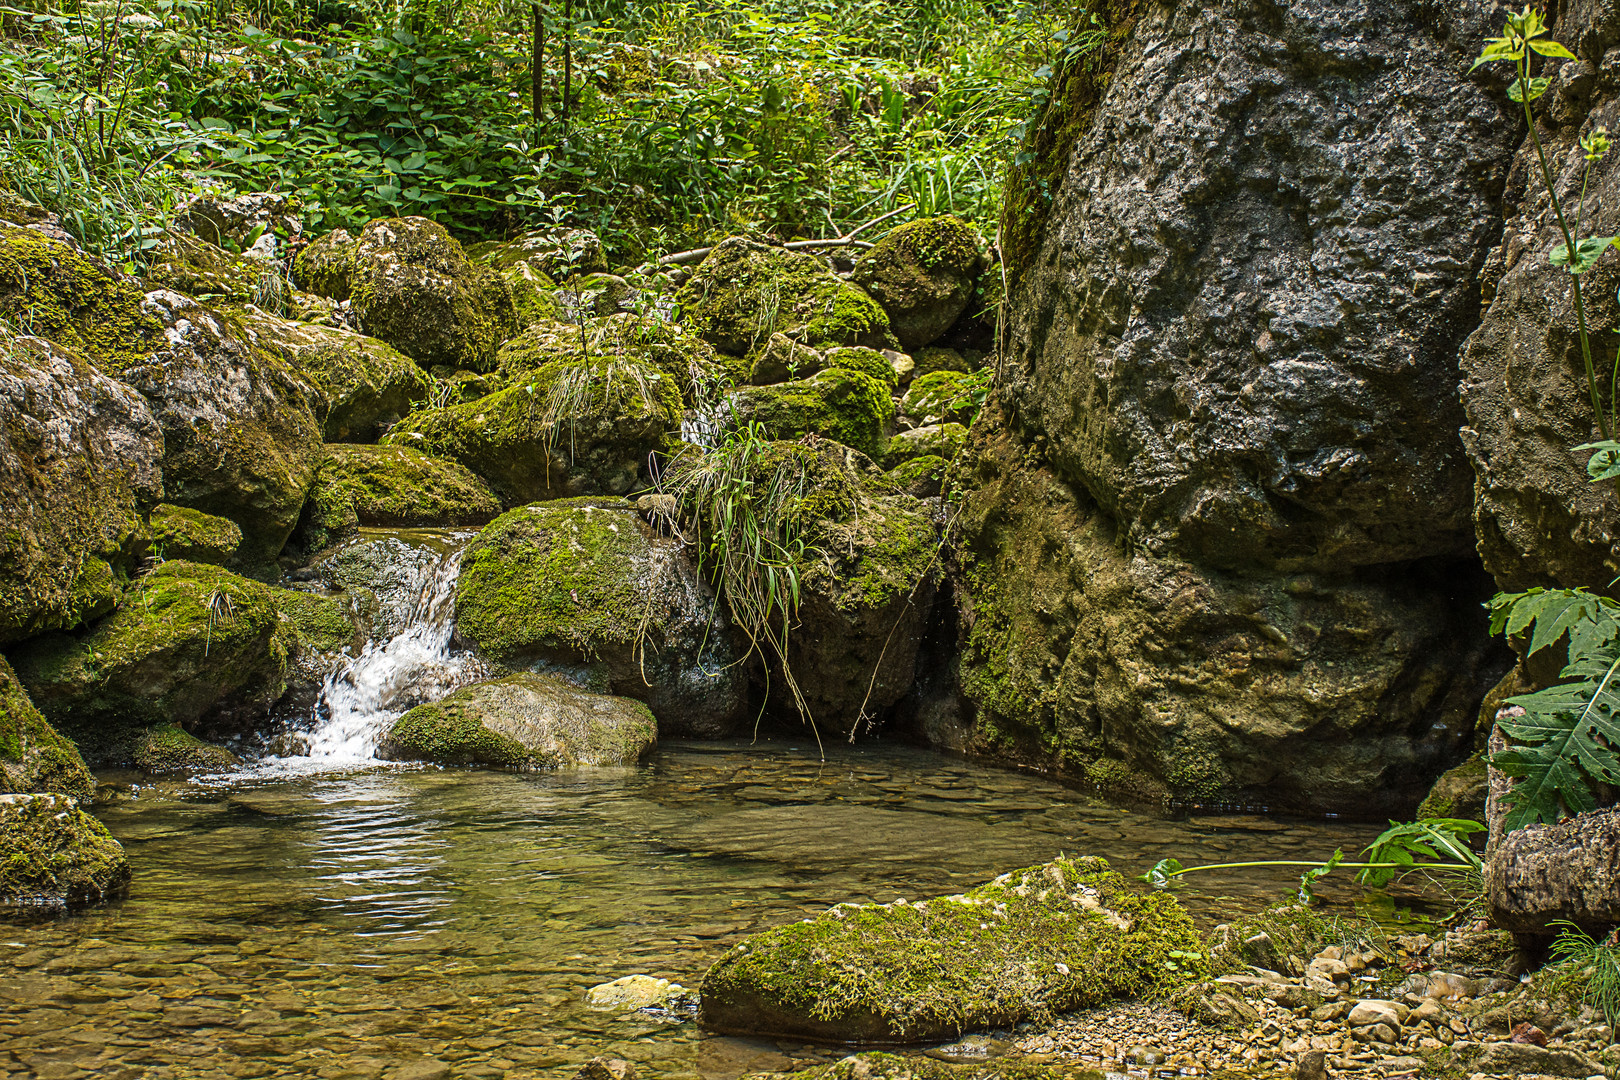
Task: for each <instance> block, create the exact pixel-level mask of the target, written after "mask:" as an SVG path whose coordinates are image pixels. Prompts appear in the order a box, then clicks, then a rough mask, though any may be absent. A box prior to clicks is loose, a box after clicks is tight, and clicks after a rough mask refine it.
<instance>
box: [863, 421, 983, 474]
mask: <svg viewBox="0 0 1620 1080" xmlns="http://www.w3.org/2000/svg"><path fill="white" fill-rule="evenodd" d="M967 434H968V432H967V428H965V427H963V426H962V425H961V424H929V425H927V426H925V427H917V428H911V429H910V430H909V431H902V432H900V433H898V434H897V435H895V436H894V437H893V438H892V439H890V440H889V448H888V450H887V451H885V452H884V454H883V457H882V459H881V461H880V463H881V464H882V466H883V467H884V468H885V469H892V468H894V467H895V466H896V465H900V464H903V463H905V462H907V461H910V460H912V459H913V458H920V457H940V458H944V459H945V460H946V461H949V460H950V459H951V458H953V457H955V456H956V453H957V451H959V450H961V449H962V444H963V443H965V442H967Z"/></svg>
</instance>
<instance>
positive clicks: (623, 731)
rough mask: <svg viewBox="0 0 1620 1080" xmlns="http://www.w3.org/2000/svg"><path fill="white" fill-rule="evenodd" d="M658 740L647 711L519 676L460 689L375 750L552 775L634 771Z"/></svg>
mask: <svg viewBox="0 0 1620 1080" xmlns="http://www.w3.org/2000/svg"><path fill="white" fill-rule="evenodd" d="M657 741H658V730H657V725H656V724H655V723H654V721H653V718H652V714H651V713H650V712H648V711H647V707H646V706H645V705H643V704H641V703H640V702H639V701H631V700H629V699H628V698H617V697H609V696H608V695H606V694H592V693H588V692H587V691H584V690H581V689H579V688H578V687H576V686H574V685H573V684H572V683H569V682H567V681H566V680H564V679H560V678H558V677H557V676H555V675H540V674H536V673H533V672H525V673H523V674H520V675H510V676H508V677H506V678H504V679H497V680H495V681H494V682H485V683H476V684H474V685H472V686H466V687H463V688H462V689H460V690H457V691H456V692H455V693H453V694H451V695H450V696H449V697H447V698H445V699H444V700H442V701H437V702H434V703H433V704H431V705H418V706H417V707H416V708H414V709H412V710H411V711H410V712H408V713H406V714H405V715H404V716H402V717H400V718H399V720H397V721H396V722H395V723H394V726H393V727H392V728H391V729H390V730H389V732H388V734H387V736H386V737H385V738H384V739H383V742H382V744H381V745H380V746H379V747H378V749H377V752H378V754H379V756H381V757H384V758H388V759H392V760H395V761H410V760H420V761H434V762H438V763H440V764H444V765H498V766H503V767H506V768H513V769H556V768H567V767H574V766H580V765H633V764H635V763H636V762H637V761H640V760H641V758H643V757H644V756H646V754H648V753H649V752H650V751H651V750H652V748H653V746H654V745H655V744H656V743H657Z"/></svg>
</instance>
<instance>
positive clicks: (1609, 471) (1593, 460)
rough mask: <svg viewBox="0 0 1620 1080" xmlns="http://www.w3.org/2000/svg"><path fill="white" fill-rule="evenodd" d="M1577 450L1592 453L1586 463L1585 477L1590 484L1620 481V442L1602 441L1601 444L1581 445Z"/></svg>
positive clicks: (1612, 440)
mask: <svg viewBox="0 0 1620 1080" xmlns="http://www.w3.org/2000/svg"><path fill="white" fill-rule="evenodd" d="M1575 449H1577V450H1591V451H1594V453H1593V454H1592V456H1591V457H1590V458H1588V459H1587V461H1586V475H1588V476H1590V477H1591V478H1592V482H1593V483H1594V484H1595V483H1598V482H1599V481H1602V480H1617V479H1620V442H1616V441H1615V440H1614V439H1604V440H1603V441H1601V442H1593V443H1582V444H1581V445H1580V446H1577V447H1576V448H1575Z"/></svg>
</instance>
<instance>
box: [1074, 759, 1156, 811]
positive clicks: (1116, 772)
mask: <svg viewBox="0 0 1620 1080" xmlns="http://www.w3.org/2000/svg"><path fill="white" fill-rule="evenodd" d="M1084 768H1085V775H1086V780H1087V782H1088V783H1090V785H1091V786H1092V789H1093V790H1094V791H1096V793H1097V794H1098V795H1100V796H1102V797H1103V798H1105V799H1109V800H1112V801H1114V802H1123V803H1134V804H1138V805H1144V806H1162V805H1163V803H1164V800H1165V799H1166V797H1167V796H1168V792H1166V791H1165V788H1164V785H1163V784H1162V783H1160V782H1159V781H1158V780H1155V779H1154V778H1153V777H1151V776H1149V775H1148V774H1147V773H1145V772H1143V771H1142V770H1141V769H1138V768H1135V767H1134V766H1131V765H1127V764H1126V763H1125V762H1123V761H1119V760H1117V759H1115V758H1108V757H1099V758H1095V759H1092V760H1090V761H1088V762H1086V764H1085V766H1084Z"/></svg>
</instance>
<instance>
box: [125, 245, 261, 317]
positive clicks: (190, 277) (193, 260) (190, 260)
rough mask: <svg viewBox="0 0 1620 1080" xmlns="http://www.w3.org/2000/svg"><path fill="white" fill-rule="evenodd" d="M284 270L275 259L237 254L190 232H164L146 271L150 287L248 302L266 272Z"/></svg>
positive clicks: (195, 297) (207, 299)
mask: <svg viewBox="0 0 1620 1080" xmlns="http://www.w3.org/2000/svg"><path fill="white" fill-rule="evenodd" d="M267 273H268V274H278V275H279V274H280V273H281V271H280V269H279V267H278V266H277V265H276V264H275V263H273V262H266V261H263V260H260V259H249V258H246V257H244V256H241V255H234V254H232V253H231V252H229V251H226V250H225V249H224V248H222V247H218V246H217V245H215V244H212V243H209V242H208V241H206V240H203V239H201V238H200V237H197V236H193V235H192V234H190V233H186V232H179V231H171V232H167V233H164V234H163V236H162V237H161V238H160V239H159V241H158V245H157V247H155V248H153V249H152V252H151V262H150V263H148V264H147V267H146V269H145V271H144V272H143V274H142V278H143V280H144V281H145V282H146V287H147V288H148V289H173V290H174V291H175V292H178V293H185V294H186V295H187V296H189V297H191V298H192V299H193V300H201V301H203V302H204V303H230V302H235V303H246V302H248V301H251V300H253V299H254V298H255V296H256V294H257V293H258V291H259V279H260V278H261V277H263V276H264V275H265V274H267Z"/></svg>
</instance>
